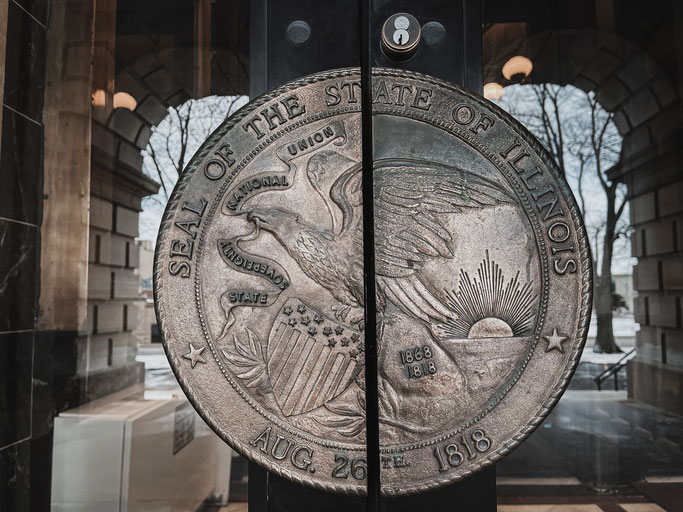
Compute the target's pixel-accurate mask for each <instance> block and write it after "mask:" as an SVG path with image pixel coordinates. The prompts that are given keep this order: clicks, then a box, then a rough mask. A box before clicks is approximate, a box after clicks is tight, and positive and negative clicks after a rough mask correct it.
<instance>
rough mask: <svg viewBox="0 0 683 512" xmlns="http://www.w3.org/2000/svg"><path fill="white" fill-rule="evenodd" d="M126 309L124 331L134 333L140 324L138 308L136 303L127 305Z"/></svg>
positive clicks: (124, 312)
mask: <svg viewBox="0 0 683 512" xmlns="http://www.w3.org/2000/svg"><path fill="white" fill-rule="evenodd" d="M125 306H126V307H125V308H124V310H123V314H124V318H125V320H124V324H123V326H124V328H125V329H124V330H125V331H127V332H132V331H134V330H135V328H136V327H137V322H138V315H137V308H136V307H135V303H134V302H133V303H129V304H126V305H125Z"/></svg>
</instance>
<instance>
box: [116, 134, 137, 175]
mask: <svg viewBox="0 0 683 512" xmlns="http://www.w3.org/2000/svg"><path fill="white" fill-rule="evenodd" d="M117 157H118V159H119V160H120V161H121V162H122V163H124V164H126V165H128V166H130V167H132V168H133V169H137V170H141V169H142V155H141V154H140V150H139V149H138V148H137V147H136V146H134V145H133V144H131V143H130V142H128V141H127V140H123V139H120V140H119V148H118V151H117Z"/></svg>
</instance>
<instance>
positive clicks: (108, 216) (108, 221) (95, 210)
mask: <svg viewBox="0 0 683 512" xmlns="http://www.w3.org/2000/svg"><path fill="white" fill-rule="evenodd" d="M112 211H113V205H112V204H111V203H110V202H109V201H106V200H104V199H100V198H99V197H94V196H91V197H90V226H91V227H95V228H100V229H104V230H107V231H111V225H112V219H113V217H112Z"/></svg>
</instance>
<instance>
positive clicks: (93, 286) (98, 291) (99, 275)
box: [88, 264, 112, 299]
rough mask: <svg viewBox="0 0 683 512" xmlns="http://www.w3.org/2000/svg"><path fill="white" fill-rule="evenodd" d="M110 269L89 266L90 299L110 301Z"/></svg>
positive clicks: (101, 266)
mask: <svg viewBox="0 0 683 512" xmlns="http://www.w3.org/2000/svg"><path fill="white" fill-rule="evenodd" d="M111 272H112V269H111V268H110V267H106V266H103V265H94V264H90V265H88V299H109V298H110V297H111Z"/></svg>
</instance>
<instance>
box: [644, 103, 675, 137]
mask: <svg viewBox="0 0 683 512" xmlns="http://www.w3.org/2000/svg"><path fill="white" fill-rule="evenodd" d="M679 115H680V114H679V110H678V106H677V104H676V105H670V106H668V107H666V108H663V109H661V110H660V111H659V112H657V114H655V115H654V117H652V118H651V119H650V121H649V122H648V123H647V127H648V128H649V130H650V133H651V134H652V139H653V141H654V143H658V142H664V141H666V140H667V139H671V138H672V137H674V136H675V134H676V132H677V129H678V123H679Z"/></svg>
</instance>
